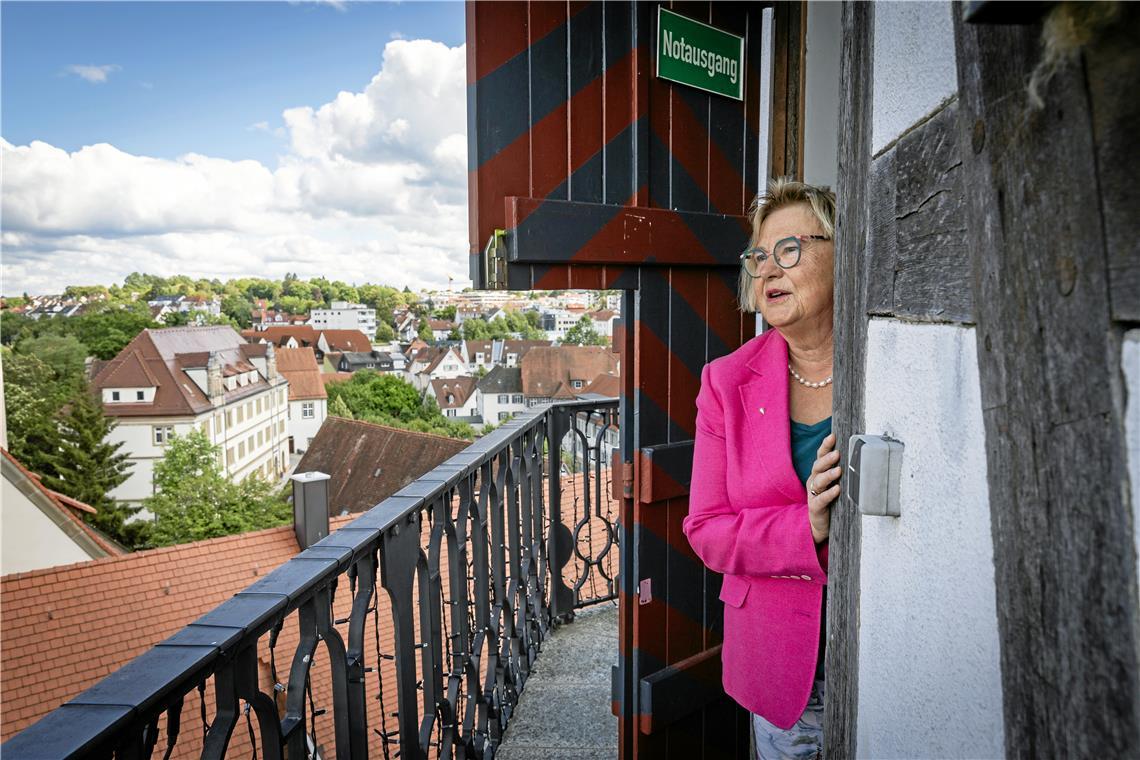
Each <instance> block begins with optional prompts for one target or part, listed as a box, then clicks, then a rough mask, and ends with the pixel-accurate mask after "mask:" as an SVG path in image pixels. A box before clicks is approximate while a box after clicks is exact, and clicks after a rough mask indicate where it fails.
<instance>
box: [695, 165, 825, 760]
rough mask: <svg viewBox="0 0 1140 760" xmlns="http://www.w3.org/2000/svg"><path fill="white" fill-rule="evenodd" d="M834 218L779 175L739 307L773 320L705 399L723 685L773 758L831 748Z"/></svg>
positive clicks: (761, 203)
mask: <svg viewBox="0 0 1140 760" xmlns="http://www.w3.org/2000/svg"><path fill="white" fill-rule="evenodd" d="M834 221H835V195H834V194H833V193H832V192H831V191H830V190H828V189H827V188H822V187H813V186H811V185H806V184H803V183H800V182H793V181H791V180H774V181H772V182H771V183H770V185H769V187H768V192H767V193H766V194H765V195H763V196H762V197H760V198H757V201H756V204H755V206H754V208H753V212H752V240H751V245H750V247H749V249H748V251H746V252H745V253H744V254H743V255H742V256H741V272H740V302H741V306H742V307H743V308H744V309H745V310H746V311H756V310H759V311H760V313H761V314H762V315H763V316H764V321H765V322H766V323H767V324H768V325H769V326H770V329H768V330H766V331H765V332H764V333H763V334H762V335H759V336H757V337H756V338H753V339H752V340H750V341H748V342H747V343H745V344H744V345H743V346H741V347H740V348H739V349H737V350H736V351H734V352H733V353H731V354H729V355H728V356H724V357H721V358H720V359H717V360H716V361H713V362H711V363H710V364H708V365H707V366H706V367H705V369H704V372H703V373H702V376H701V391H700V394H699V395H698V397H697V437H696V448H695V452H694V455H693V478H692V485H691V490H690V497H689V516H688V517H687V518H685V522H684V531H685V535H686V536H687V537H688V539H689V543H690V544H692V546H693V549H694V550H695V551H696V553H697V555H698V556H699V557H700V558H701V559H702V560H703V561H704V563H705V564H706V565H707V566H708V567H709V568H710V569H712V570H715V571H716V572H718V573H723V574H724V583H723V585H722V587H721V593H720V598H721V600H723V601H724V604H725V607H724V647H723V650H722V659H723V665H724V667H723V673H724V675H723V680H724V688H725V691H726V692H727V693H728V694H729V695H730V696H732V697H733V698H734V699H735V700H736V701H737V702H739V703H740V704H741V705H743V706H744V707H745V708H747V709H748V710H749V711H750V712H751V713H752V714H753V715H752V726H753V737H754V739H755V745H756V751H757V756H758V757H760V758H764V759H765V760H767V759H768V758H784V757H794V758H810V757H815V756H817V755H818V754H821V747H822V743H823V726H822V724H823V697H824V678H823V636H822V631H823V630H824V622H823V614H824V609H825V601H826V596H825V587H826V584H827V536H828V525H829V522H830V510H831V504H832V502H834V501H835V499H836V497H837V496H838V495H839V476H840V474H841V470H840V467H839V454H838V452H836V451H834V447H835V438H834V436H833V435H832V434H831V387H832V386H831V352H832V326H831V323H832V312H833V306H834V299H833V294H832V288H833V280H834V277H833V274H832V261H833V259H834V255H835V248H834V244H833V242H832V238H833V236H834V230H835V227H834Z"/></svg>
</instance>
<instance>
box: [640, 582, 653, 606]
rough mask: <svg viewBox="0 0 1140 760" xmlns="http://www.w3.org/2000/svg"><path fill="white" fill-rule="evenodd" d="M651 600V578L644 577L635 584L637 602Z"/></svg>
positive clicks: (645, 602)
mask: <svg viewBox="0 0 1140 760" xmlns="http://www.w3.org/2000/svg"><path fill="white" fill-rule="evenodd" d="M652 601H653V579H652V578H646V579H645V580H643V581H641V582H640V583H638V584H637V603H638V604H649V603H650V602H652Z"/></svg>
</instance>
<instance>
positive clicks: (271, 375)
mask: <svg viewBox="0 0 1140 760" xmlns="http://www.w3.org/2000/svg"><path fill="white" fill-rule="evenodd" d="M276 377H277V353H276V352H275V351H274V350H273V344H272V343H270V344H269V345H268V346H266V347H265V379H266V380H274V379H276Z"/></svg>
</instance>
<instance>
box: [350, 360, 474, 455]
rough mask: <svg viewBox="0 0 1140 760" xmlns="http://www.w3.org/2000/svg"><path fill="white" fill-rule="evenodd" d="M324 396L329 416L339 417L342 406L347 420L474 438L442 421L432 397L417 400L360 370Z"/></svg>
mask: <svg viewBox="0 0 1140 760" xmlns="http://www.w3.org/2000/svg"><path fill="white" fill-rule="evenodd" d="M328 394H329V414H332V415H336V416H343V415H341V414H340V412H339V410H340V409H341V404H343V405H344V407H346V408H347V409H348V411H349V415H348V416H349V418H354V419H358V420H364V421H366V422H375V423H377V424H380V425H388V426H390V427H398V428H403V429H406V430H417V431H420V432H423V433H435V434H437V435H446V436H450V437H451V438H463V439H466V440H471V439H472V438H474V437H475V431H474V430H472V428H471V426H470V425H468V424H467V423H465V422H454V421H452V420H449V419H447V418H446V417H444V416H443V414H441V413H440V411H439V405H438V404H437V403H436V401H435V397H434V396H432V395H431V394H427V395H426V396H424V397H421V396H420V393H419V391H417V390H416V389H415V388H414V387H412V386H411V385H409V384H408V383H406V382H404V381H403V380H401V379H400V378H398V377H396V376H394V375H387V374H381V373H379V372H376V371H374V370H360V371H358V372H355V373H354V374H353V376H352V379H351V380H348V381H346V382H343V383H329V385H328Z"/></svg>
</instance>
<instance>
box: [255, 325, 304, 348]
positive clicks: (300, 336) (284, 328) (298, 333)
mask: <svg viewBox="0 0 1140 760" xmlns="http://www.w3.org/2000/svg"><path fill="white" fill-rule="evenodd" d="M241 334H242V337H243V338H245V339H246V340H248V341H250V342H251V343H259V342H261V341H263V340H264V341H267V342H269V343H272V344H273V345H275V346H284V345H285V344H286V343H288V342H289V339H290V338H294V339H295V340H296V341H297V345H298V346H315V345H317V331H316V330H314V329H313V328H312V327H311V326H310V325H270V326H268V327H265V328H264V329H261V330H242V332H241Z"/></svg>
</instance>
